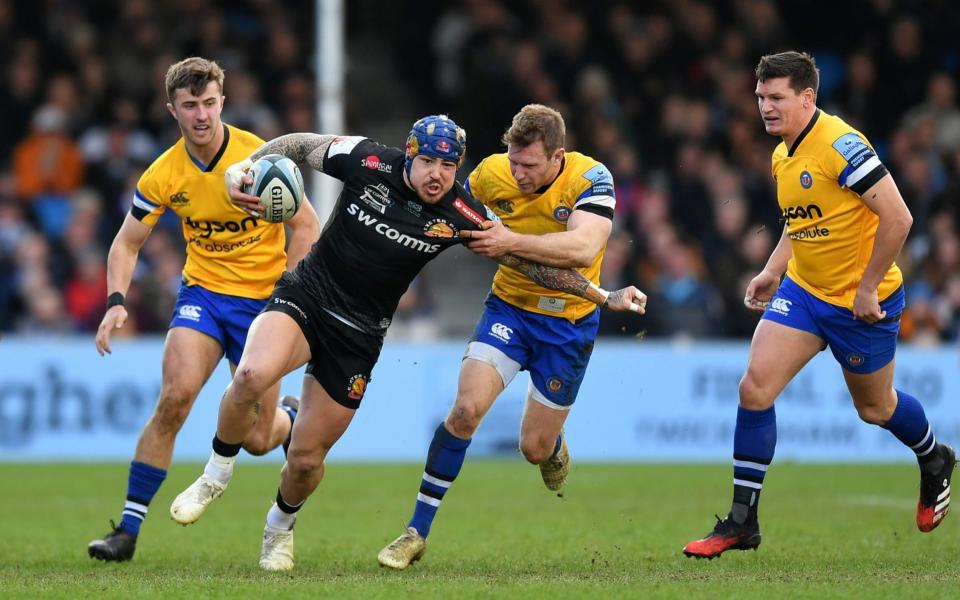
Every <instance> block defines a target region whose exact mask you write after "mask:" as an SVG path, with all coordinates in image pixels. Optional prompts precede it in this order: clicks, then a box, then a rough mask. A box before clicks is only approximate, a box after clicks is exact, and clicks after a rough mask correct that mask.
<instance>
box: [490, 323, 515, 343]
mask: <svg viewBox="0 0 960 600" xmlns="http://www.w3.org/2000/svg"><path fill="white" fill-rule="evenodd" d="M490 335H492V336H493V337H495V338H497V339H498V340H500V341H502V342H509V341H510V336H511V335H513V329H510V328H509V327H507V326H506V325H504V324H503V323H494V324H493V325H491V326H490Z"/></svg>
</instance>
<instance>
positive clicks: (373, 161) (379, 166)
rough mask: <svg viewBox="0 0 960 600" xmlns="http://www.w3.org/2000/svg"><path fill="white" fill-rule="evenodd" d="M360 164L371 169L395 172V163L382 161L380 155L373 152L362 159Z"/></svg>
mask: <svg viewBox="0 0 960 600" xmlns="http://www.w3.org/2000/svg"><path fill="white" fill-rule="evenodd" d="M360 164H361V165H363V166H364V167H366V168H368V169H370V170H371V171H379V172H381V173H393V165H390V164H387V163H385V162H381V161H380V157H379V156H377V155H376V154H371V155H370V156H368V157H366V158H364V159H363V160H361V161H360Z"/></svg>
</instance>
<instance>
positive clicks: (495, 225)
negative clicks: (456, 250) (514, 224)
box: [460, 221, 516, 258]
mask: <svg viewBox="0 0 960 600" xmlns="http://www.w3.org/2000/svg"><path fill="white" fill-rule="evenodd" d="M480 227H482V228H483V229H482V230H476V231H475V230H469V229H464V230H463V231H461V232H460V237H462V238H464V239H468V240H470V241H469V242H467V248H469V249H470V250H471V251H472V252H473V253H474V254H477V255H479V256H488V257H491V258H498V257H501V256H505V255H507V254H510V253H511V252H512V251H513V248H512V245H511V241H512V236H514V235H516V234H515V233H513V232H512V231H510V229H509V228H508V227H507V226H505V225H504V224H503V221H484V222H483V223H481V224H480Z"/></svg>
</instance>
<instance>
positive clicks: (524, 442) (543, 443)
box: [520, 436, 556, 465]
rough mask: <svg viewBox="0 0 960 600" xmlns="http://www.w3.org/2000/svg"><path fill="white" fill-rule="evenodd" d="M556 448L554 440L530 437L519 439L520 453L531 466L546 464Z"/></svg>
mask: <svg viewBox="0 0 960 600" xmlns="http://www.w3.org/2000/svg"><path fill="white" fill-rule="evenodd" d="M555 447H556V440H555V439H554V440H543V439H540V438H538V437H534V436H531V437H529V438H521V439H520V453H521V454H523V457H524V458H525V459H527V462H529V463H530V464H532V465H539V464H540V463H542V462H546V460H547V459H548V458H550V455H551V454H553V450H554V448H555Z"/></svg>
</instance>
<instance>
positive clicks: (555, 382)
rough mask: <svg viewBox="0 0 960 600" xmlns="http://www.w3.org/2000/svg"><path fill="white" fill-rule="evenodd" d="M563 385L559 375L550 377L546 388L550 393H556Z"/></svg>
mask: <svg viewBox="0 0 960 600" xmlns="http://www.w3.org/2000/svg"><path fill="white" fill-rule="evenodd" d="M562 387H563V382H562V381H560V378H559V377H551V378H550V379H548V380H547V389H548V390H550V393H551V394H556V393H557V392H559V391H560V388H562Z"/></svg>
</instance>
